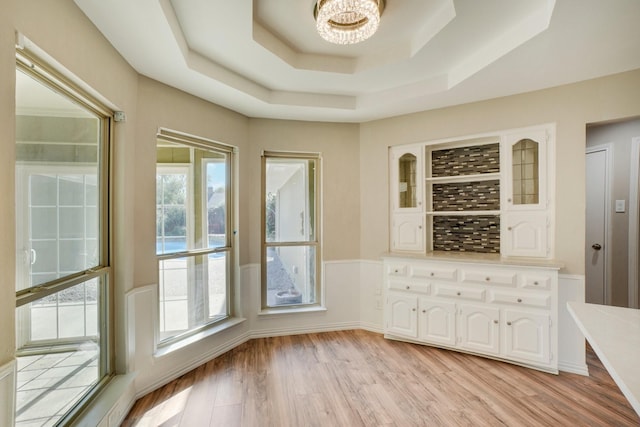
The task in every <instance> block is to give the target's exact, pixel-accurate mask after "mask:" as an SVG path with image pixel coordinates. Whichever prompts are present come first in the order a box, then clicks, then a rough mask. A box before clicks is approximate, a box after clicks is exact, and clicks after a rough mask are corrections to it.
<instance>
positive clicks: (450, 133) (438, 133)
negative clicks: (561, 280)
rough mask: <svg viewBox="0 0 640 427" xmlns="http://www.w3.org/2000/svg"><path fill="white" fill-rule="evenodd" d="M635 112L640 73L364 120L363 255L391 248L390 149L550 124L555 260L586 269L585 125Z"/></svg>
mask: <svg viewBox="0 0 640 427" xmlns="http://www.w3.org/2000/svg"><path fill="white" fill-rule="evenodd" d="M639 114H640V70H636V71H632V72H628V73H623V74H619V75H614V76H610V77H605V78H601V79H596V80H590V81H587V82H583V83H577V84H571V85H566V86H560V87H557V88H553V89H548V90H542V91H537V92H532V93H527V94H524V95H516V96H510V97H504V98H498V99H492V100H488V101H483V102H478V103H473V104H465V105H460V106H455V107H450V108H443V109H439V110H432V111H425V112H422V113H417V114H411V115H405V116H401V117H396V118H390V119H386V120H378V121H374V122H369V123H364V124H362V125H361V137H360V145H361V158H360V162H361V170H360V174H361V175H360V180H361V191H362V194H361V200H362V202H361V203H362V204H361V212H362V215H361V228H362V239H361V246H360V250H361V251H360V257H361V258H363V259H377V258H378V257H379V256H380V254H381V253H383V252H385V251H387V250H388V234H389V227H388V223H389V221H388V218H389V213H388V212H389V209H388V194H387V190H386V189H387V188H388V181H387V180H388V178H387V175H388V173H387V174H382V173H380V171H383V170H384V171H386V170H387V163H386V156H387V147H388V146H391V145H398V144H406V143H412V142H421V141H429V140H434V139H440V138H449V137H456V136H464V135H473V134H479V133H485V132H491V131H496V130H501V129H511V128H518V127H524V126H531V125H537V124H543V123H551V122H555V123H556V124H557V128H556V163H557V164H556V181H557V185H556V200H557V204H556V227H555V228H556V244H555V253H556V258H557V259H559V260H561V261H562V262H564V263H565V268H564V269H563V270H562V272H564V273H572V274H584V253H583V252H584V250H583V247H584V227H585V224H584V221H585V220H584V218H585V214H584V210H585V196H584V194H585V193H584V191H585V179H584V176H585V175H584V173H585V171H584V168H585V161H584V151H585V140H586V138H585V128H586V124H587V123H593V122H597V121H602V120H611V119H616V118H622V117H630V116H634V115H639Z"/></svg>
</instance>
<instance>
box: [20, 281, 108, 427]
mask: <svg viewBox="0 0 640 427" xmlns="http://www.w3.org/2000/svg"><path fill="white" fill-rule="evenodd" d="M102 280H103V279H92V280H90V281H88V282H85V283H81V284H79V285H76V286H73V287H71V288H68V289H65V290H63V291H61V292H58V293H55V294H52V295H49V296H47V297H45V298H42V299H40V300H37V301H35V302H32V303H31V304H27V305H24V306H21V307H19V308H18V309H17V310H16V321H17V335H18V340H19V341H21V342H24V344H23V345H22V346H21V347H20V348H19V349H18V357H17V358H16V359H17V365H18V371H17V381H16V398H17V400H16V425H35V424H36V423H37V425H53V424H55V422H57V421H58V420H59V419H60V418H61V417H62V416H63V415H64V414H65V413H66V411H68V410H69V408H70V407H71V405H72V404H73V403H75V402H76V401H77V400H78V399H80V398H81V397H82V396H83V395H84V394H86V393H87V392H88V391H89V390H90V388H91V387H92V386H94V385H95V384H97V383H98V381H99V379H100V378H101V376H102V374H101V372H100V369H99V363H98V361H99V358H100V339H99V337H98V331H97V325H99V324H100V322H99V314H98V312H99V310H98V304H99V298H98V295H99V294H98V291H97V290H98V288H99V286H100V283H103V281H102ZM61 338H65V340H64V341H61V340H60V339H61ZM37 343H40V344H46V346H44V347H43V346H39V347H34V346H32V344H37Z"/></svg>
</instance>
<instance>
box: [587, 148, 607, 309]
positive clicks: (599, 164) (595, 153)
mask: <svg viewBox="0 0 640 427" xmlns="http://www.w3.org/2000/svg"><path fill="white" fill-rule="evenodd" d="M611 151H612V150H611V146H610V145H601V146H595V147H589V148H588V149H587V152H586V189H587V195H586V230H585V301H586V302H588V303H592V304H610V303H611V290H610V286H609V280H608V273H609V256H608V254H609V249H610V248H609V246H610V245H609V239H608V237H609V228H610V226H609V223H610V218H609V215H608V213H609V212H610V209H609V205H610V197H609V194H610V192H611V190H610V183H611V179H610V173H611V166H610V165H611V154H612V152H611Z"/></svg>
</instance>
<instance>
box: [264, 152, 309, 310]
mask: <svg viewBox="0 0 640 427" xmlns="http://www.w3.org/2000/svg"><path fill="white" fill-rule="evenodd" d="M262 161H263V165H262V170H263V177H262V178H263V179H262V183H263V189H262V206H263V221H262V236H263V244H262V308H263V309H269V308H292V307H300V306H309V305H315V304H319V303H320V302H321V298H320V273H319V272H320V254H321V251H320V240H319V235H320V230H319V227H318V225H319V223H320V221H319V204H318V197H319V194H320V191H319V179H318V177H319V169H320V157H319V155H317V154H310V153H281V152H265V153H264V155H263V158H262Z"/></svg>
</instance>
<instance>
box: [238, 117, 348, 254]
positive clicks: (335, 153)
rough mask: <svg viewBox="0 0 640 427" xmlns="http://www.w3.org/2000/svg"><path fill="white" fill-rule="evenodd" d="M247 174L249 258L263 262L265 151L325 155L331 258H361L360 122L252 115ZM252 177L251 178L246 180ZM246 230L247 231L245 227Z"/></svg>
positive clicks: (325, 221)
mask: <svg viewBox="0 0 640 427" xmlns="http://www.w3.org/2000/svg"><path fill="white" fill-rule="evenodd" d="M249 129H250V135H249V139H250V141H251V148H250V150H249V153H248V159H247V166H248V169H247V172H248V173H247V174H242V179H243V181H245V185H244V187H243V189H244V190H247V191H248V192H249V195H248V197H249V204H248V208H249V209H248V210H249V218H247V219H248V221H249V224H248V232H249V235H250V236H251V237H250V240H249V241H248V242H247V243H248V246H249V251H250V256H249V260H250V262H252V263H256V262H260V221H261V220H260V155H261V153H262V150H276V151H278V150H280V151H311V152H319V153H321V154H322V187H323V188H322V240H323V258H324V260H325V261H333V260H352V259H358V258H359V242H360V198H359V191H360V189H359V181H360V179H359V176H360V173H359V170H360V160H359V158H360V151H359V145H358V125H356V124H335V123H310V122H299V121H286V120H267V119H251V121H250V127H249ZM246 180H248V182H247V181H246ZM245 232H246V231H245Z"/></svg>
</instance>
